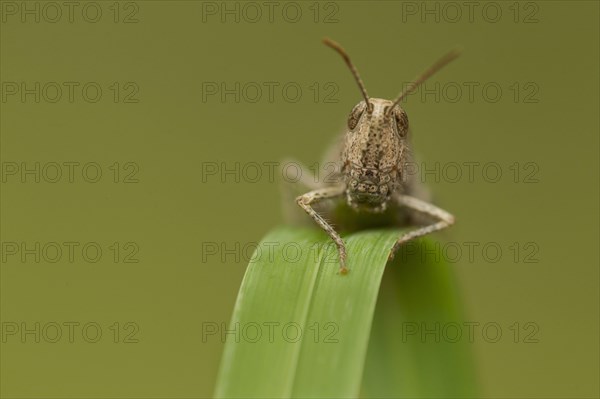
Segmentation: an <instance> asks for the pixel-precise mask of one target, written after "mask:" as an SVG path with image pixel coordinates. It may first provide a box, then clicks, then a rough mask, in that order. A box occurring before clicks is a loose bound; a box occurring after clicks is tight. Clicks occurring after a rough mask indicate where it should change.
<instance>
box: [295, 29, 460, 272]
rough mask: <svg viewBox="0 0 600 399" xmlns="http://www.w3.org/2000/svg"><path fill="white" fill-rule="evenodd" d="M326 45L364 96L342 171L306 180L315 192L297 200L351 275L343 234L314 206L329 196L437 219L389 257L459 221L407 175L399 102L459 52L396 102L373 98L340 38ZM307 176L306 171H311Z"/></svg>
mask: <svg viewBox="0 0 600 399" xmlns="http://www.w3.org/2000/svg"><path fill="white" fill-rule="evenodd" d="M323 42H324V44H325V45H327V46H329V47H331V48H332V49H334V50H335V51H337V52H338V53H339V54H340V55H341V56H342V58H343V59H344V61H345V63H346V65H347V66H348V68H349V69H350V71H351V72H352V75H353V76H354V79H355V80H356V83H357V84H358V87H359V89H360V91H361V93H362V97H363V100H362V101H360V102H359V103H358V104H356V105H355V106H354V108H353V109H352V111H351V112H350V115H349V117H348V122H347V125H348V126H347V130H346V132H345V134H344V135H343V139H342V141H341V143H340V145H339V146H338V151H337V152H336V151H334V152H333V155H334V156H335V157H337V158H338V160H337V162H336V164H337V165H338V166H339V171H338V173H337V174H336V175H335V177H334V178H333V179H332V180H331V181H329V182H328V184H327V185H324V186H317V185H315V184H314V183H313V182H311V181H310V179H304V180H303V182H304V183H305V185H306V186H309V187H311V188H312V190H311V191H309V192H307V193H305V194H303V195H300V196H298V197H297V198H296V202H297V204H298V205H299V206H300V207H301V208H302V209H303V210H304V211H305V212H306V213H307V214H308V215H310V217H311V218H312V219H313V220H314V221H315V222H316V223H317V224H318V225H319V226H320V227H321V228H322V229H323V230H325V232H327V234H328V235H329V237H331V239H332V240H333V242H334V243H335V244H336V246H337V249H338V253H339V266H340V268H339V272H340V273H341V274H346V273H347V272H348V269H347V267H346V257H347V256H346V247H345V245H344V241H343V240H342V238H341V237H340V235H339V233H338V232H337V231H336V230H335V229H334V228H333V227H332V225H331V224H330V223H329V222H328V221H327V220H326V218H325V217H324V216H323V215H321V214H320V213H318V212H317V211H316V210H315V208H314V205H316V204H317V203H319V202H322V201H324V200H329V199H334V200H335V199H340V198H345V200H346V203H347V205H348V206H349V207H350V208H352V209H353V210H354V211H356V212H359V213H362V212H366V213H382V212H384V211H385V210H386V208H387V207H388V205H389V204H390V203H392V204H394V205H395V206H397V207H400V208H402V207H404V208H409V209H410V210H412V211H416V212H417V213H418V214H421V215H423V216H426V217H428V218H430V219H434V220H435V222H433V223H431V222H430V223H428V224H426V225H422V226H418V227H417V228H415V229H414V230H411V231H409V232H406V233H404V234H402V235H401V236H400V237H399V238H398V240H397V241H396V243H395V245H394V247H393V248H392V250H391V252H390V255H389V259H392V258H393V257H394V254H395V253H396V251H397V250H398V248H399V247H400V246H401V245H402V244H403V243H405V242H407V241H409V240H412V239H414V238H417V237H421V236H424V235H426V234H429V233H432V232H434V231H438V230H442V229H444V228H446V227H448V226H450V225H452V224H454V221H455V219H454V216H452V215H451V214H450V213H448V212H446V211H445V210H443V209H440V208H438V207H436V206H435V205H432V204H431V203H430V202H428V201H427V200H424V199H421V198H419V195H417V194H418V191H419V189H418V187H417V183H418V182H416V181H415V179H414V178H410V177H409V178H406V177H407V176H405V175H406V174H407V171H406V163H407V162H408V160H409V159H411V158H410V145H409V141H408V131H409V129H408V117H407V115H406V112H405V111H404V110H403V109H402V108H401V107H400V105H399V103H400V102H401V101H402V100H403V99H404V98H406V96H407V95H409V94H411V93H412V92H414V90H415V89H416V88H417V87H418V86H419V85H420V84H421V83H423V82H424V81H425V80H427V79H428V78H429V77H430V76H431V75H433V74H434V73H435V72H437V71H438V70H440V69H441V68H442V67H443V66H445V65H446V64H448V63H449V62H450V61H452V60H454V59H455V58H456V57H457V56H458V55H459V52H458V51H457V50H452V51H450V52H449V53H447V54H446V55H444V56H443V57H441V58H440V59H439V60H438V61H436V62H435V63H434V64H433V65H432V66H431V67H429V68H428V69H426V70H425V71H424V72H423V73H421V74H420V75H419V76H417V78H416V79H415V80H414V81H413V82H412V83H410V84H409V85H408V86H406V88H405V89H404V90H403V91H402V92H401V93H400V95H399V96H398V97H397V98H396V99H395V100H393V101H391V100H385V99H382V98H370V97H369V96H368V94H367V90H366V88H365V85H364V83H363V81H362V80H361V78H360V75H359V74H358V71H357V69H356V68H355V66H354V64H353V63H352V61H351V60H350V57H349V56H348V53H347V52H346V51H345V50H344V49H343V48H342V47H341V46H340V45H339V44H338V43H336V42H334V41H332V40H330V39H324V40H323ZM305 176H306V174H305Z"/></svg>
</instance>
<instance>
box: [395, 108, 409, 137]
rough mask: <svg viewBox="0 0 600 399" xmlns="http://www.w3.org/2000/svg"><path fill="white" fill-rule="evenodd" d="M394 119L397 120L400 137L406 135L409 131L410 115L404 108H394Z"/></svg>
mask: <svg viewBox="0 0 600 399" xmlns="http://www.w3.org/2000/svg"><path fill="white" fill-rule="evenodd" d="M394 120H395V121H396V130H398V134H399V135H400V137H404V136H406V134H407V133H408V116H407V115H406V112H404V110H403V109H402V108H399V107H397V108H396V109H394Z"/></svg>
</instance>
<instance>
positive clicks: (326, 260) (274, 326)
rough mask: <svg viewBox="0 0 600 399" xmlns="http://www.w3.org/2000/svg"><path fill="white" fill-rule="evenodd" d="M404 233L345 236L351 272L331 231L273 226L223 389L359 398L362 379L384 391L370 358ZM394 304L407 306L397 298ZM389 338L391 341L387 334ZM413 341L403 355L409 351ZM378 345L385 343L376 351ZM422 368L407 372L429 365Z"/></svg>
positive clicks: (245, 297)
mask: <svg viewBox="0 0 600 399" xmlns="http://www.w3.org/2000/svg"><path fill="white" fill-rule="evenodd" d="M400 232H401V231H400V230H397V229H393V230H371V231H364V232H359V233H355V234H352V235H349V236H346V237H344V239H345V241H346V244H347V249H348V266H349V268H350V273H349V274H348V275H345V276H340V275H339V274H337V271H338V263H337V252H336V248H335V246H333V245H328V244H330V241H329V239H328V237H327V236H326V235H325V234H323V233H322V232H320V231H317V230H314V229H300V228H289V227H284V228H279V229H276V230H274V231H272V232H271V233H269V234H268V235H267V236H266V237H265V238H264V239H263V241H262V242H261V244H260V245H259V247H258V249H257V251H256V253H255V256H254V257H253V259H252V260H251V262H250V264H249V266H248V269H247V271H246V275H245V276H244V280H243V282H242V286H241V288H240V291H239V294H238V298H237V302H236V306H235V309H234V312H233V316H232V321H231V323H230V325H229V326H228V328H229V329H231V330H233V331H232V333H231V334H228V337H227V342H226V345H225V350H224V354H223V358H222V361H221V367H220V372H219V377H218V380H217V387H216V391H215V396H216V397H244V398H247V397H260V398H263V397H269V398H279V397H282V398H286V397H319V398H327V397H335V398H339V397H358V395H359V393H360V390H361V384H362V386H363V390H370V392H376V390H375V389H373V387H372V384H371V383H377V381H376V379H375V378H373V376H372V373H371V371H376V370H377V368H376V366H374V367H373V368H372V370H371V371H370V370H364V365H365V359H366V357H367V348H368V345H369V336H370V334H371V324H372V320H373V314H374V311H375V304H376V302H377V296H378V292H379V286H380V283H381V278H382V275H383V272H384V269H385V264H386V261H387V256H388V253H389V250H390V248H391V247H392V245H393V243H394V242H395V240H396V239H397V237H398V236H399V234H400ZM443 275H445V274H443ZM430 277H431V278H433V279H434V280H435V279H436V276H430ZM442 296H443V295H442ZM399 300H400V298H398V297H396V298H395V299H393V300H392V302H394V303H397V302H399ZM385 306H390V309H391V310H390V311H392V312H393V311H394V309H395V311H396V312H398V311H400V312H402V311H403V308H397V307H396V308H394V304H393V303H392V304H386V305H385ZM382 315H384V313H382ZM387 316H389V317H397V316H398V315H397V314H388V315H387ZM387 316H386V317H387ZM376 327H378V328H379V324H377V325H376ZM377 331H379V329H378V330H377ZM380 332H381V331H380ZM298 333H300V335H298ZM383 338H384V339H387V340H388V341H389V342H390V343H391V344H393V343H394V342H393V340H391V339H390V337H388V336H383ZM371 344H373V343H371ZM381 345H382V346H381V347H380V348H385V342H384V341H382V342H381ZM404 349H405V348H404V347H402V346H401V347H400V348H399V349H398V352H396V354H395V356H396V355H398V356H403V354H402V351H403V350H404ZM377 353H378V350H377V347H375V350H374V351H371V350H370V351H369V356H371V357H372V356H379V355H378V354H377ZM440 359H441V360H442V361H444V360H449V358H444V356H442V357H441V358H440ZM393 360H394V359H386V361H388V362H390V361H393ZM450 360H451V359H450ZM369 364H370V363H369ZM424 365H425V366H430V364H429V363H427V362H425V364H424ZM420 366H423V364H422V365H419V364H411V365H409V367H408V368H409V369H410V370H405V369H406V367H404V366H399V367H400V368H399V369H398V370H401V371H403V372H404V371H405V372H408V373H411V372H412V373H415V374H418V373H420V372H423V371H425V372H427V371H426V370H424V369H420ZM363 372H364V376H365V378H364V382H363ZM390 389H391V390H395V389H398V387H396V386H393V385H387V386H385V387H383V386H382V388H381V390H380V392H390ZM401 392H404V391H401Z"/></svg>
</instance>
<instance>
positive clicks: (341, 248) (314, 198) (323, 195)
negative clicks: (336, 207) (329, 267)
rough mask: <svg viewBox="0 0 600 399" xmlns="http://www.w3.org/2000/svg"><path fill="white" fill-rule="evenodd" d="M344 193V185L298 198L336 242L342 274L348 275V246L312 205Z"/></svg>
mask: <svg viewBox="0 0 600 399" xmlns="http://www.w3.org/2000/svg"><path fill="white" fill-rule="evenodd" d="M344 191H345V186H343V185H338V186H331V187H325V188H320V189H317V190H313V191H309V192H308V193H306V194H304V195H301V196H299V197H297V198H296V202H297V203H298V205H299V206H300V207H301V208H302V209H304V211H305V212H306V213H308V214H309V216H310V217H312V218H313V219H314V221H315V222H317V224H318V225H319V226H320V227H321V228H322V229H323V230H325V232H327V234H328V235H329V237H331V239H332V240H333V242H335V244H336V246H337V248H338V253H339V256H340V273H341V274H346V273H347V272H348V269H347V268H346V246H345V245H344V241H343V240H342V238H341V237H340V235H339V234H338V233H337V232H336V231H335V230H334V228H333V227H332V226H331V225H330V224H329V223H327V221H326V220H325V219H323V217H322V216H321V215H319V214H318V213H317V212H316V211H315V210H314V209H313V207H312V206H311V205H312V204H314V203H316V202H319V201H321V200H324V199H330V198H335V197H339V196H341V195H342V194H344Z"/></svg>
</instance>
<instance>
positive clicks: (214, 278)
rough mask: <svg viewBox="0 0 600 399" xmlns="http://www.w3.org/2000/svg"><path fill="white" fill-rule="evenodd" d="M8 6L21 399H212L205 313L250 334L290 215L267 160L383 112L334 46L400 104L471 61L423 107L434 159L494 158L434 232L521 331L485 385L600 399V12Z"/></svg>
mask: <svg viewBox="0 0 600 399" xmlns="http://www.w3.org/2000/svg"><path fill="white" fill-rule="evenodd" d="M0 4H1V6H2V21H1V30H0V34H1V39H0V40H1V41H0V44H1V50H0V57H1V60H0V77H1V81H2V93H1V94H2V102H1V104H0V106H1V122H0V128H1V157H2V192H1V211H2V223H1V241H2V264H1V269H0V270H1V319H2V345H1V363H0V366H1V379H0V386H1V391H0V394H1V395H2V397H7V398H8V397H11V398H12V397H14V398H42V397H104V398H109V397H121V398H124V397H171V398H191V397H208V396H211V395H212V391H213V387H214V380H215V377H216V372H217V367H218V363H219V359H220V355H221V350H222V348H223V343H222V342H221V339H220V338H218V337H216V336H211V337H208V339H205V340H204V341H206V342H203V339H202V326H203V323H222V322H228V321H229V318H230V315H231V311H232V306H233V304H234V301H235V297H236V293H237V289H238V287H239V285H240V282H241V279H242V276H243V273H244V270H245V266H246V264H247V256H246V255H245V254H248V256H249V253H251V251H252V249H253V243H256V242H258V241H259V240H260V239H261V237H262V236H263V235H264V234H265V233H266V232H267V231H268V230H270V229H271V228H272V227H273V226H275V225H278V224H281V223H282V222H283V218H282V215H281V212H280V199H279V186H278V184H277V183H276V182H275V181H273V179H271V178H270V175H269V173H268V172H269V166H268V165H269V164H264V163H265V162H266V163H269V162H278V161H281V160H282V159H283V158H284V157H286V156H292V157H294V158H297V159H299V160H301V161H303V162H305V163H306V164H313V163H314V162H317V161H319V160H320V158H321V154H322V153H323V151H325V148H326V146H327V144H328V143H329V142H330V141H331V140H332V139H333V137H334V136H335V134H337V133H338V132H339V131H341V129H342V128H343V126H344V124H345V119H346V117H347V114H348V112H349V111H350V109H351V108H352V107H353V106H354V104H355V103H356V102H358V101H359V100H360V93H359V92H358V90H357V88H356V84H355V83H354V82H353V80H352V78H351V75H350V73H349V71H348V70H347V69H346V67H345V66H344V64H343V62H342V61H341V59H340V58H339V56H338V55H336V54H335V53H333V52H332V51H331V50H330V49H328V48H326V47H325V46H323V45H322V44H321V43H320V40H321V38H322V37H324V36H329V37H332V38H333V39H335V40H337V41H339V42H340V43H342V44H343V45H344V47H345V48H346V49H347V50H348V52H349V53H350V55H351V56H352V58H353V60H354V62H355V63H356V65H357V67H358V69H359V71H360V72H361V74H362V77H363V79H364V81H365V84H366V85H367V88H368V90H369V93H370V95H371V96H373V97H382V98H392V97H394V96H396V95H397V94H398V92H399V91H400V89H401V87H402V84H403V83H406V82H408V81H409V80H410V79H412V78H413V77H414V76H415V75H416V74H417V73H419V72H420V71H421V70H422V69H423V68H424V67H426V66H427V65H429V64H430V63H432V62H433V61H434V60H435V59H436V58H437V57H438V56H440V55H441V54H442V53H444V52H445V51H447V50H448V49H450V48H452V47H455V46H457V45H458V46H460V47H462V48H463V50H464V53H463V56H462V57H461V58H459V60H457V61H455V62H454V63H452V64H451V65H450V66H448V67H447V68H446V69H445V70H444V71H442V72H440V73H439V74H437V75H436V76H434V77H433V78H432V79H431V80H430V82H428V85H427V86H426V87H427V89H428V90H430V91H431V93H433V94H429V95H425V97H420V94H417V95H413V96H411V97H410V98H409V99H408V101H407V102H406V104H405V109H406V110H407V113H408V115H409V119H410V121H411V126H412V134H413V144H414V148H415V152H416V153H417V154H419V155H420V159H421V160H422V161H423V162H425V163H427V166H428V167H429V168H434V167H435V162H440V165H441V166H440V171H443V169H442V167H443V166H444V165H453V164H451V163H452V162H456V163H458V164H459V165H464V163H465V162H479V165H481V166H478V167H475V169H474V171H475V173H474V178H473V179H472V181H469V179H468V176H467V174H466V173H467V171H468V169H467V167H463V168H462V173H463V174H462V175H461V176H462V177H461V178H459V179H458V181H451V180H452V176H453V174H452V175H451V177H450V178H448V177H446V178H444V174H443V173H442V177H441V178H440V179H439V181H437V182H436V181H435V179H434V177H433V175H427V179H426V180H427V181H428V182H429V183H430V186H431V187H432V190H433V192H434V194H435V196H436V198H437V200H438V203H439V204H441V205H442V206H443V207H444V208H445V209H448V210H449V211H450V212H452V213H454V214H455V215H456V217H457V220H458V223H457V225H456V226H455V227H453V228H452V229H450V230H448V231H446V232H444V233H440V234H438V235H437V237H438V238H439V239H440V240H441V242H442V243H448V242H452V243H456V244H457V245H458V246H459V247H461V248H462V250H463V252H462V255H461V256H460V259H459V261H457V262H454V263H452V267H453V268H454V270H455V272H456V275H457V276H458V280H459V282H460V285H461V289H462V292H463V298H464V301H465V304H466V311H467V316H468V317H467V319H468V321H470V322H473V323H480V325H484V324H485V323H490V322H494V323H498V325H500V326H501V328H502V336H501V339H499V340H498V342H495V343H491V342H487V341H486V340H485V339H482V337H481V333H479V335H476V336H475V339H474V342H473V351H474V353H475V357H476V361H477V364H478V373H479V378H480V380H481V385H482V387H483V394H484V395H485V396H486V397H490V398H492V397H493V398H496V397H505V398H513V397H514V398H516V397H540V398H541V397H555V398H562V397H578V398H584V397H585V398H591V397H598V395H599V388H598V374H599V369H598V368H599V363H598V360H599V347H598V334H599V328H598V314H599V312H598V311H599V309H598V307H599V306H598V304H599V298H598V292H599V291H598V283H599V276H598V241H599V240H598V238H599V237H598V169H599V165H598V130H599V123H598V109H599V104H598V102H599V101H598V99H599V91H598V87H599V81H598V60H599V54H598V49H599V43H598V42H599V27H598V17H599V6H598V3H597V2H595V1H538V2H519V3H516V2H508V1H507V2H505V1H499V2H492V3H491V5H490V3H486V2H475V3H474V4H475V5H474V7H475V8H474V9H472V13H471V14H470V13H469V8H468V7H466V6H464V5H461V4H462V3H460V2H459V3H452V4H453V5H452V4H451V5H450V6H448V5H447V4H446V3H443V2H428V3H422V2H395V1H371V2H367V1H336V2H320V3H316V2H295V3H292V4H291V5H290V4H288V3H285V2H275V3H274V6H273V7H274V8H273V13H272V17H270V16H269V8H268V6H265V5H264V4H263V3H261V2H258V3H251V5H250V6H248V5H246V3H242V2H227V3H223V2H195V1H169V2H167V1H135V2H123V3H114V2H112V1H107V2H105V1H97V2H94V3H86V2H80V3H77V4H78V5H77V6H74V8H73V9H72V14H71V15H69V8H68V7H66V6H64V5H63V6H61V5H60V4H61V3H54V4H58V8H57V7H56V6H53V5H52V4H50V5H48V4H47V3H45V2H33V1H31V2H29V1H28V2H8V1H2V2H0ZM457 7H458V8H457ZM27 10H33V11H30V13H28V12H27ZM57 10H58V11H59V12H60V13H61V14H57ZM227 10H232V11H231V13H230V14H228V13H227V12H226V11H227ZM257 10H259V11H260V13H261V14H260V16H258V15H257V14H256V12H257ZM298 10H299V11H300V12H301V14H297V11H298ZM427 10H429V11H427ZM498 11H499V12H500V14H497V12H498ZM98 12H100V14H98ZM457 12H459V14H457ZM36 18H38V19H39V21H36ZM236 19H238V21H236ZM36 82H39V84H40V86H39V89H36V86H35V85H36ZM52 82H54V83H52ZM65 82H75V83H65ZM236 82H239V90H237V95H238V96H239V101H236V94H226V95H224V98H222V96H221V95H222V94H223V92H222V90H221V89H222V86H221V85H222V84H224V85H225V89H233V91H232V93H236V90H235V87H236V86H235V85H236ZM268 82H273V83H268ZM436 83H437V84H438V86H437V89H436ZM269 85H271V87H273V92H272V94H273V97H272V101H271V99H270V98H269V89H268V87H269ZM57 86H58V87H61V88H62V97H60V98H58V100H56V101H55V102H54V99H55V98H57V97H56V93H57V92H56V87H57ZM68 87H73V97H72V99H70V98H69V90H68ZM84 87H85V89H84ZM97 87H100V89H101V91H102V93H101V95H99V96H98V97H97V101H96V100H94V98H96V94H95V90H96V88H97ZM256 87H260V88H262V97H261V98H259V99H258V100H257V101H254V100H255V97H256V91H255V90H256ZM284 87H285V89H284ZM298 87H300V89H301V94H300V95H298V96H297V95H296V92H295V90H296V89H297V88H298ZM456 87H458V88H459V89H460V91H459V92H457V91H456ZM468 87H473V92H472V93H471V94H472V96H469V94H470V91H469V89H468ZM484 87H485V90H484ZM498 87H499V88H500V90H501V91H500V92H497V88H498ZM214 88H216V89H217V90H218V92H217V93H216V94H211V93H212V92H211V91H210V90H211V89H214ZM24 90H25V94H24ZM26 90H30V92H29V94H26V93H27V92H26ZM36 93H37V94H36ZM423 93H424V92H421V94H423ZM436 93H437V94H436ZM457 93H458V94H459V96H458V97H457ZM36 95H39V102H36V98H35V97H36ZM436 95H437V96H439V98H437V99H436ZM296 96H297V99H296V98H295V97H296ZM94 101H96V102H94ZM36 162H37V163H39V174H40V181H39V183H38V182H35V178H36V176H35V173H36V172H35V171H34V172H32V174H25V175H24V176H23V175H21V172H22V171H23V169H24V168H29V169H33V168H35V167H36V166H35V165H36ZM65 162H67V163H68V162H78V163H79V164H78V165H74V166H73V168H74V169H73V170H74V175H73V179H72V180H73V181H72V182H70V181H69V176H68V171H69V169H68V167H67V166H65V165H64V163H65ZM23 163H24V164H23ZM54 163H58V164H59V165H63V166H62V167H61V170H62V176H61V178H59V179H58V181H57V182H51V181H50V180H52V179H53V177H54V175H55V171H56V169H55V164H54ZM94 163H95V164H94ZM115 163H116V164H115ZM253 163H258V164H259V165H261V168H260V171H261V174H260V175H259V176H258V178H256V179H255V178H254V177H255V175H254V171H255V170H254V169H253V168H254V166H253V165H254V164H253ZM493 163H495V164H493ZM488 164H492V166H493V167H494V168H495V169H493V170H492V169H490V170H488V172H489V174H485V175H483V174H482V166H483V165H488ZM85 165H87V166H86V169H85V173H84V174H85V177H87V178H88V180H89V179H92V180H94V175H95V173H96V171H97V170H100V171H101V172H102V176H101V177H100V178H98V181H97V182H95V183H92V182H88V181H86V179H84V177H83V176H82V170H83V166H85ZM215 165H216V167H217V174H215V175H213V174H210V173H208V172H211V173H212V171H213V169H210V168H213V167H214V166H215ZM236 165H237V166H236ZM248 165H250V166H248ZM515 165H516V168H515ZM532 165H533V166H532ZM236 167H237V168H238V169H237V172H236V171H235V170H236V169H235V168H236ZM498 167H499V169H500V171H501V173H502V176H501V177H500V178H498V181H497V182H489V181H487V180H486V179H485V178H484V177H487V178H488V180H489V177H490V176H492V178H493V176H494V173H492V172H494V170H496V169H498ZM15 168H16V169H15ZM53 168H54V169H53ZM225 168H229V169H231V170H234V172H231V173H229V174H225V175H224V176H221V175H220V172H222V171H223V170H224V169H225ZM15 170H16V172H15ZM116 171H118V172H119V173H116ZM516 171H519V173H518V174H515V173H516ZM446 172H447V174H448V175H447V176H450V172H452V171H451V170H449V169H446ZM531 173H533V175H530V174H531ZM90 176H91V177H90ZM532 179H534V180H532ZM115 181H116V182H115ZM136 181H137V182H136ZM65 242H75V243H76V244H63V243H65ZM36 243H39V245H40V247H39V248H40V249H39V250H36V249H35V248H36V247H35V245H36ZM52 243H57V244H56V245H55V244H52ZM86 243H93V244H88V245H87V246H86ZM115 243H117V244H115ZM469 243H477V244H469ZM490 243H492V244H490ZM515 243H516V244H515ZM21 244H24V245H25V246H26V248H21ZM66 245H73V248H75V249H74V252H73V259H72V260H71V259H69V256H68V255H69V254H68V250H67V248H68V247H67V246H66ZM469 245H473V246H474V251H473V256H472V257H471V258H470V257H469V256H468V246H469ZM56 246H59V247H61V248H62V249H63V253H62V256H61V257H60V258H59V259H58V260H57V261H56V262H54V263H53V262H52V260H53V259H54V258H56V256H55V251H56ZM84 246H86V252H85V253H84V254H82V248H83V247H84ZM98 247H99V248H100V249H101V250H102V256H101V257H100V258H99V260H98V261H97V262H92V260H90V258H94V257H95V255H94V251H95V250H96V249H97V248H98ZM484 247H485V248H486V251H487V250H488V249H489V253H486V252H484V250H483V248H484ZM498 247H499V248H500V249H501V251H502V253H501V255H499V256H498V257H497V258H498V259H497V261H496V260H495V258H496V256H495V255H494V250H495V249H496V248H498ZM28 248H29V249H33V252H32V253H30V254H29V255H23V253H24V251H23V250H25V251H26V250H27V249H28ZM117 248H119V249H118V250H117ZM447 248H448V251H449V253H450V250H451V249H452V248H451V247H450V246H448V247H447ZM134 252H135V254H133V253H134ZM25 253H26V252H25ZM36 254H37V255H39V257H40V259H39V262H38V261H37V260H36V259H35V257H36ZM22 255H23V256H24V257H25V258H24V259H23V258H22ZM84 255H85V256H87V258H86V257H85V256H84ZM492 258H494V259H492ZM132 260H137V262H135V263H132V262H131V261H132ZM531 260H537V262H536V263H529V262H528V261H531ZM36 322H37V323H40V327H39V331H40V339H39V340H40V342H39V343H36V342H35V341H36V336H35V333H31V334H28V335H27V334H26V335H25V336H22V332H23V331H22V330H23V328H27V329H30V330H35V323H36ZM69 322H73V323H79V324H78V325H75V327H73V328H74V336H73V339H72V341H73V342H70V340H69V336H68V332H69V329H68V328H67V327H65V325H64V323H69ZM528 322H531V323H534V324H533V325H534V326H536V328H535V329H536V332H535V334H534V338H535V339H536V340H537V341H538V342H537V343H528V342H524V341H526V340H525V336H526V335H528V334H529V333H531V331H533V330H532V329H531V328H530V329H525V328H524V327H523V326H524V325H525V323H528ZM23 323H24V324H23ZM52 323H58V324H59V325H60V326H62V330H61V331H62V336H61V337H59V338H58V339H56V340H57V341H58V342H56V343H53V342H51V341H52V340H53V338H54V337H55V333H56V328H55V324H52ZM89 323H97V324H89ZM115 323H117V324H115ZM126 323H133V324H126ZM515 323H519V327H518V328H517V330H518V331H519V332H520V334H519V336H518V337H516V338H515V327H511V326H514V324H515ZM84 325H87V326H88V327H89V326H91V327H89V328H88V329H87V330H86V335H85V337H83V336H82V328H83V326H84ZM204 325H206V324H204ZM97 327H100V329H101V333H102V335H101V336H100V337H99V338H96V340H97V342H96V343H88V342H87V341H86V340H85V338H87V339H88V340H94V337H95V335H96V328H97ZM86 328H87V327H86ZM511 328H512V329H511ZM15 329H16V330H15ZM476 331H477V330H476ZM116 332H118V333H119V334H117V333H116ZM90 337H91V338H90ZM132 340H137V342H127V341H132ZM115 341H116V342H115ZM515 341H517V342H515ZM448 367H452V365H448Z"/></svg>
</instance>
